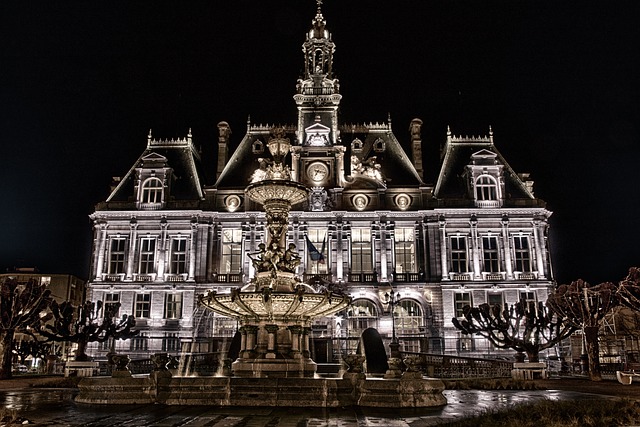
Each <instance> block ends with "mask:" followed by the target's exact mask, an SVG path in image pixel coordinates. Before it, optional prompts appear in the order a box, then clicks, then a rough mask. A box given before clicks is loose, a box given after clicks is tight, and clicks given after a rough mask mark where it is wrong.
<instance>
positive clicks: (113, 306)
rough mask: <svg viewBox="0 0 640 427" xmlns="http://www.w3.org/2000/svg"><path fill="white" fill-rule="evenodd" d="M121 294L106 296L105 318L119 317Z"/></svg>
mask: <svg viewBox="0 0 640 427" xmlns="http://www.w3.org/2000/svg"><path fill="white" fill-rule="evenodd" d="M119 308H120V294H106V295H105V296H104V311H103V313H104V316H107V314H108V313H109V314H110V317H119Z"/></svg>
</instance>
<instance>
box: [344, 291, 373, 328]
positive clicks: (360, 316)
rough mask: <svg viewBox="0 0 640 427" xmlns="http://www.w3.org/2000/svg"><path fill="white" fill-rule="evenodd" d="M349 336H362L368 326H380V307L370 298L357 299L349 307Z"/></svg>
mask: <svg viewBox="0 0 640 427" xmlns="http://www.w3.org/2000/svg"><path fill="white" fill-rule="evenodd" d="M347 318H348V319H349V330H348V331H347V333H348V334H349V336H352V337H353V336H355V337H357V336H360V334H362V331H364V330H365V329H367V328H376V329H377V328H378V307H376V305H375V304H374V303H373V302H372V301H370V300H368V299H357V300H355V301H353V303H351V306H350V307H349V308H348V309H347Z"/></svg>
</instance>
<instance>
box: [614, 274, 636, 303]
mask: <svg viewBox="0 0 640 427" xmlns="http://www.w3.org/2000/svg"><path fill="white" fill-rule="evenodd" d="M617 296H618V302H619V303H620V304H621V305H623V306H625V307H628V308H630V309H632V310H633V311H640V269H639V268H638V267H631V268H630V269H629V274H627V277H625V278H624V279H622V281H620V285H619V286H618V289H617Z"/></svg>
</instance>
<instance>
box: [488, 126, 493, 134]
mask: <svg viewBox="0 0 640 427" xmlns="http://www.w3.org/2000/svg"><path fill="white" fill-rule="evenodd" d="M489 136H493V129H491V125H489Z"/></svg>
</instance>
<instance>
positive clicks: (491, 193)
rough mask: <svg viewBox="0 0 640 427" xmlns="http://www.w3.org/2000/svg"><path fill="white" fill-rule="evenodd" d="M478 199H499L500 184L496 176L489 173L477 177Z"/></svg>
mask: <svg viewBox="0 0 640 427" xmlns="http://www.w3.org/2000/svg"><path fill="white" fill-rule="evenodd" d="M476 200H477V201H489V200H495V201H497V200H498V184H497V183H496V180H495V178H494V177H492V176H489V175H480V176H479V177H478V178H477V179H476Z"/></svg>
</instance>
